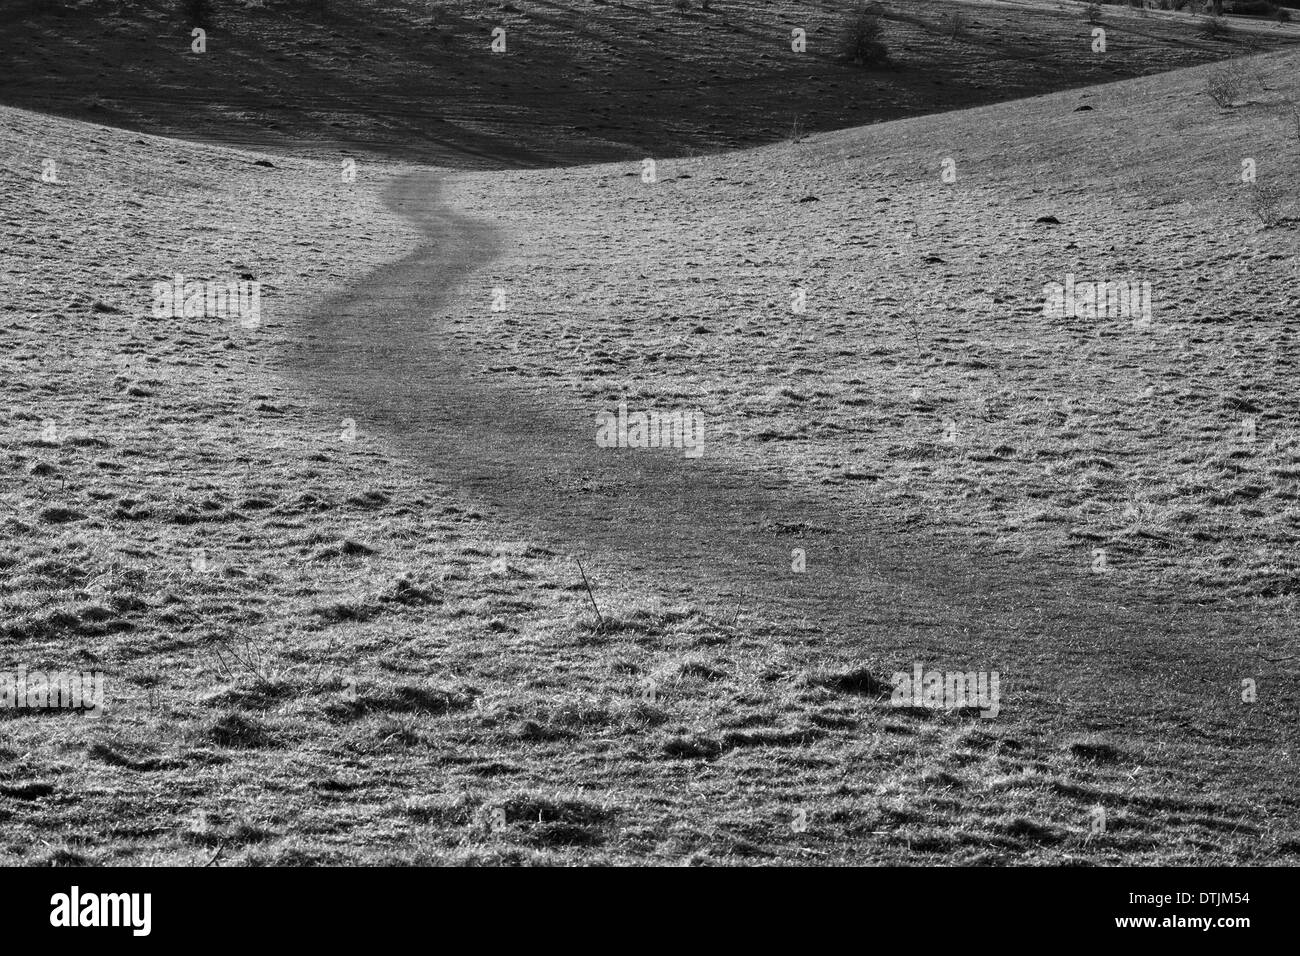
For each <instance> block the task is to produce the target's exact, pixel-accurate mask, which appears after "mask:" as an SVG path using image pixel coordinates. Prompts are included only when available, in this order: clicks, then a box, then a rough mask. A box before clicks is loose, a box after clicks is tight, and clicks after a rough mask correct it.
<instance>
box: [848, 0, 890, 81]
mask: <svg viewBox="0 0 1300 956" xmlns="http://www.w3.org/2000/svg"><path fill="white" fill-rule="evenodd" d="M884 32H885V28H884V25H883V24H882V23H881V22H880V5H879V4H877V3H869V4H864V5H863V6H860V7H858V9H857V10H855V11H854V12H853V14H852V15H851V16H850V18H849V21H848V22H847V23H846V24H845V26H844V32H843V34H842V35H841V37H840V49H841V52H842V53H843V54H844V57H845V58H846V59H848V60H849V61H851V62H853V63H857V64H860V65H861V66H868V67H870V66H883V65H885V64H886V63H888V62H889V51H888V50H887V49H886V48H885V44H884V42H883V40H882V37H883V36H884Z"/></svg>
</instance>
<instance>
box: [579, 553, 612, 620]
mask: <svg viewBox="0 0 1300 956" xmlns="http://www.w3.org/2000/svg"><path fill="white" fill-rule="evenodd" d="M573 560H575V561H577V562H578V571H579V572H580V573H581V574H582V583H583V585H584V586H585V587H586V588H587V597H588V598H590V599H591V609H592V610H593V611H595V612H596V630H598V631H603V630H604V629H605V618H604V616H603V615H601V613H600V608H599V607H598V606H597V604H596V595H594V594H592V593H591V583H590V582H589V581H588V580H587V572H586V570H585V569H584V568H583V567H582V560H581V559H580V558H574V559H573Z"/></svg>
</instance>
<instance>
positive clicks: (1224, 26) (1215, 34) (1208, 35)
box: [1199, 17, 1232, 40]
mask: <svg viewBox="0 0 1300 956" xmlns="http://www.w3.org/2000/svg"><path fill="white" fill-rule="evenodd" d="M1199 35H1200V36H1202V37H1204V38H1205V39H1207V40H1226V39H1227V38H1228V37H1230V36H1232V27H1230V26H1228V21H1227V20H1225V19H1223V17H1206V19H1205V22H1204V23H1202V24H1201V30H1200V34H1199Z"/></svg>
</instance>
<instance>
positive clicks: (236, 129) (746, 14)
mask: <svg viewBox="0 0 1300 956" xmlns="http://www.w3.org/2000/svg"><path fill="white" fill-rule="evenodd" d="M209 6H210V8H211V10H212V13H211V15H210V18H205V21H206V22H208V27H207V45H206V52H204V53H202V54H198V53H193V52H192V51H191V36H190V35H191V30H192V28H193V26H194V23H193V22H192V21H193V19H194V18H193V16H191V15H189V14H188V13H187V12H186V11H188V10H189V5H188V4H186V3H181V2H176V0H139V2H135V0H133V2H131V3H123V2H118V0H9V2H8V3H7V4H6V12H7V14H8V22H7V23H6V25H5V28H4V29H3V30H0V61H3V62H5V63H6V64H7V65H8V69H7V70H6V71H5V75H4V77H3V78H2V79H0V102H3V103H8V104H9V105H12V106H20V107H24V108H27V109H35V110H41V111H45V112H51V113H55V114H58V115H62V116H69V117H76V118H81V119H88V120H91V121H94V122H97V123H103V124H109V125H116V126H123V127H126V128H131V129H137V130H143V131H146V132H155V133H162V134H167V135H176V136H184V137H187V138H194V139H201V140H206V141H213V142H224V143H230V144H237V145H244V146H248V145H257V146H260V147H263V148H268V149H272V150H276V151H291V152H298V153H303V152H304V151H305V152H306V153H312V152H313V151H314V152H316V153H319V152H321V151H326V150H328V151H331V152H333V151H336V150H338V149H340V148H342V149H346V150H350V151H352V152H354V153H359V154H376V153H381V154H386V155H390V156H399V157H401V158H405V159H411V160H419V161H421V162H432V163H438V164H442V165H451V166H462V167H463V166H470V167H495V166H503V165H504V166H546V165H553V164H556V163H576V162H596V161H602V160H613V159H628V158H639V157H641V156H647V155H658V156H677V155H685V154H692V153H698V152H712V151H717V150H720V149H733V148H738V147H744V146H751V145H756V144H760V143H770V142H774V141H778V140H782V139H787V138H790V137H791V136H792V134H794V133H795V131H796V130H797V131H802V132H807V131H818V130H829V129H840V128H844V127H851V126H860V125H863V124H865V123H871V122H877V121H880V120H887V119H894V118H898V117H902V116H913V115H916V114H919V113H932V112H937V111H941V110H949V109H955V108H960V107H963V106H975V105H981V104H987V103H992V102H998V101H1002V100H1009V99H1015V98H1018V97H1021V96H1029V95H1035V94H1038V93H1045V92H1050V91H1052V90H1059V89H1065V88H1069V87H1080V86H1086V85H1091V84H1095V83H1099V82H1106V81H1109V80H1118V79H1123V78H1125V77H1134V76H1142V75H1146V74H1150V73H1156V72H1161V71H1166V70H1170V69H1175V68H1178V67H1184V66H1192V65H1196V64H1201V63H1206V62H1209V61H1212V60H1216V59H1221V58H1223V57H1226V56H1233V55H1240V54H1241V53H1243V52H1250V51H1251V50H1252V49H1270V48H1273V47H1275V46H1277V45H1293V44H1295V43H1296V42H1297V40H1300V23H1296V24H1290V25H1287V26H1280V25H1278V24H1262V23H1255V22H1253V21H1249V20H1245V19H1238V18H1233V20H1234V24H1235V30H1234V32H1232V33H1231V34H1229V35H1227V36H1224V37H1220V38H1217V39H1208V38H1206V37H1204V36H1202V35H1201V33H1202V26H1203V23H1204V21H1203V19H1202V18H1200V17H1193V16H1190V15H1187V14H1181V13H1180V14H1168V15H1165V14H1158V13H1156V12H1154V11H1153V12H1149V13H1145V14H1141V13H1139V12H1137V11H1132V10H1128V9H1124V8H1120V7H1113V8H1107V9H1106V10H1105V13H1104V14H1103V17H1102V20H1103V23H1104V27H1105V29H1106V30H1107V47H1106V51H1105V52H1104V53H1096V52H1094V51H1093V49H1092V44H1093V39H1092V29H1093V25H1091V24H1089V23H1088V22H1087V21H1086V19H1085V16H1084V9H1085V5H1084V4H1077V3H1063V4H1059V5H1056V6H1046V5H1034V6H1027V5H1024V4H1019V5H1016V4H1006V3H978V4H977V3H952V2H948V0H909V2H907V3H892V4H887V5H885V7H884V11H885V31H884V42H885V45H886V47H887V49H888V51H889V53H890V61H891V62H890V63H889V64H888V65H885V66H881V68H878V69H876V68H873V69H863V68H862V67H860V66H856V65H854V64H852V63H848V62H846V61H845V59H844V57H843V56H842V55H841V53H840V50H839V43H840V37H841V35H842V33H843V31H844V24H845V21H846V19H847V18H848V13H849V11H851V10H852V9H853V7H854V6H855V4H854V3H853V2H850V0H819V2H814V3H806V2H795V0H771V2H757V0H717V2H714V3H712V4H710V8H709V9H708V10H707V11H706V10H703V9H701V4H700V3H698V2H693V3H691V5H690V8H689V9H688V10H686V11H682V12H679V11H677V10H676V9H675V8H674V5H673V4H672V3H670V2H669V0H635V2H601V0H518V2H511V3H493V4H483V3H479V2H477V0H438V2H436V3H433V2H417V0H385V2H377V0H329V2H328V3H316V2H302V0H264V2H257V0H212V2H211V3H210V4H209ZM498 27H499V28H501V29H504V30H505V37H506V48H505V52H503V53H499V54H495V53H493V52H492V51H491V48H490V45H491V42H492V31H493V30H494V29H496V28H498ZM795 28H798V29H802V30H804V31H805V33H806V38H807V46H806V51H805V52H802V53H796V52H793V51H792V49H791V31H792V30H793V29H795Z"/></svg>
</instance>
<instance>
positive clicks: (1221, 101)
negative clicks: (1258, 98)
mask: <svg viewBox="0 0 1300 956" xmlns="http://www.w3.org/2000/svg"><path fill="white" fill-rule="evenodd" d="M1263 89H1264V74H1263V73H1262V72H1261V71H1260V69H1259V67H1258V66H1257V65H1255V64H1253V63H1247V62H1245V61H1244V60H1228V61H1227V62H1226V63H1222V64H1220V65H1219V66H1218V67H1217V68H1216V69H1215V70H1213V71H1212V72H1211V73H1210V77H1209V79H1207V80H1206V81H1205V94H1206V95H1207V96H1209V97H1210V99H1212V100H1214V102H1215V103H1217V104H1218V105H1219V106H1220V107H1223V108H1225V109H1226V108H1227V107H1229V106H1233V105H1235V104H1236V103H1238V102H1239V101H1240V100H1241V98H1242V97H1243V96H1244V95H1245V94H1247V93H1249V92H1253V91H1259V90H1263Z"/></svg>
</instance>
